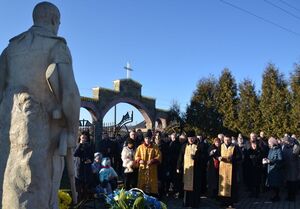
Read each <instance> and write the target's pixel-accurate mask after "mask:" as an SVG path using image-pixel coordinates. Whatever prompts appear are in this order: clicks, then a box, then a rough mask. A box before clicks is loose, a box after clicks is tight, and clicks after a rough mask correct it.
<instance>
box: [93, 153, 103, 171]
mask: <svg viewBox="0 0 300 209" xmlns="http://www.w3.org/2000/svg"><path fill="white" fill-rule="evenodd" d="M101 161H102V154H101V153H100V152H96V153H95V154H94V162H93V164H92V171H93V173H97V174H98V173H99V171H100V169H101V167H102V165H101Z"/></svg>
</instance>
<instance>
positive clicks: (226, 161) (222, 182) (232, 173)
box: [217, 136, 241, 206]
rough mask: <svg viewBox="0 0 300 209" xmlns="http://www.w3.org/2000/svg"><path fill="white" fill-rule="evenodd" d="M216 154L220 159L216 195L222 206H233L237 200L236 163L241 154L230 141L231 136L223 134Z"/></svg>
mask: <svg viewBox="0 0 300 209" xmlns="http://www.w3.org/2000/svg"><path fill="white" fill-rule="evenodd" d="M217 155H218V156H219V157H218V159H219V161H220V165H219V192H218V195H219V197H220V200H221V201H222V204H223V205H224V206H233V203H235V202H237V169H236V164H237V162H238V161H240V160H241V154H240V151H239V149H238V147H236V146H235V145H234V144H232V143H231V137H228V136H225V137H224V143H223V144H222V145H221V147H220V149H219V150H218V151H217Z"/></svg>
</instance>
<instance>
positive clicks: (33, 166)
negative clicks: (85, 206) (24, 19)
mask: <svg viewBox="0 0 300 209" xmlns="http://www.w3.org/2000/svg"><path fill="white" fill-rule="evenodd" d="M33 22H34V24H33V26H32V27H31V28H30V29H29V30H28V31H26V32H24V33H21V34H20V35H18V36H16V37H14V38H12V39H11V40H10V42H9V44H8V46H7V48H5V49H4V51H3V52H2V54H1V57H0V153H1V154H0V197H1V199H2V206H1V205H0V208H2V209H58V200H57V192H58V189H59V186H60V180H61V177H62V172H63V168H64V157H66V159H67V167H68V171H69V177H70V179H71V186H72V189H73V190H74V167H73V164H72V163H73V158H72V156H73V153H72V150H73V147H74V146H75V144H76V139H77V133H78V120H79V109H80V96H79V92H78V88H77V85H76V83H75V79H74V75H73V69H72V59H71V54H70V51H69V49H68V47H67V44H66V41H65V40H64V39H63V38H61V37H58V36H57V33H58V28H59V25H60V12H59V10H58V8H57V7H56V6H55V5H53V4H52V3H49V2H41V3H39V4H37V5H36V6H35V8H34V10H33ZM73 200H74V201H76V195H75V194H73Z"/></svg>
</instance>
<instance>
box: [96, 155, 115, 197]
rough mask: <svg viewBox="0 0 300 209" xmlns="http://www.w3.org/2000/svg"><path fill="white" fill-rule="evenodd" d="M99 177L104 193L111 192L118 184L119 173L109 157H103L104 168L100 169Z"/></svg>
mask: <svg viewBox="0 0 300 209" xmlns="http://www.w3.org/2000/svg"><path fill="white" fill-rule="evenodd" d="M99 179H100V184H101V187H102V188H103V190H104V193H106V194H111V193H112V191H113V190H114V189H116V186H117V179H118V174H117V173H116V171H115V170H114V169H113V168H112V167H111V162H110V159H109V158H108V157H105V158H103V160H102V168H101V169H100V171H99Z"/></svg>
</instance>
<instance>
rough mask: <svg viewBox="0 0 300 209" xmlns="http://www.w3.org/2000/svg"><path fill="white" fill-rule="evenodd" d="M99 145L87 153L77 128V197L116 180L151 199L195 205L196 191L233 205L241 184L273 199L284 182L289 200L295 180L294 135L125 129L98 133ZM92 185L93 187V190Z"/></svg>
mask: <svg viewBox="0 0 300 209" xmlns="http://www.w3.org/2000/svg"><path fill="white" fill-rule="evenodd" d="M99 147H100V150H97V151H98V152H95V153H94V152H93V147H92V145H91V143H89V133H88V132H83V133H82V134H81V136H80V138H79V141H78V146H77V147H76V149H75V152H74V157H75V159H76V161H75V162H76V163H75V164H76V171H77V172H76V189H77V192H78V194H79V200H80V199H83V198H84V196H85V195H86V193H87V192H88V191H99V188H101V189H100V190H101V191H102V192H104V193H105V194H109V193H111V192H112V191H113V190H114V189H116V188H117V187H118V179H119V180H122V182H124V185H123V187H124V188H125V189H126V190H130V189H131V188H139V189H142V190H143V191H144V192H145V193H147V194H150V195H152V196H155V197H157V198H164V197H173V198H181V199H183V206H184V207H192V208H197V207H198V206H199V204H200V197H201V196H208V197H210V198H215V199H217V200H218V201H220V203H221V205H223V206H226V207H228V206H233V205H234V203H237V202H238V200H239V195H238V192H237V191H238V190H239V188H241V187H243V189H245V190H246V191H248V192H249V196H250V197H253V198H257V197H259V195H260V194H261V193H264V192H267V191H268V192H272V198H271V201H272V202H275V201H279V200H280V198H283V197H280V189H281V188H283V186H285V188H286V189H285V191H287V192H286V197H284V198H286V199H287V200H288V201H295V197H296V192H297V190H298V189H299V186H300V184H299V180H300V158H299V157H300V156H299V152H300V145H299V141H298V140H297V138H296V136H295V135H292V136H289V135H288V134H286V135H285V136H284V137H283V138H281V139H276V138H274V137H270V138H268V139H267V138H266V137H265V136H264V133H263V132H260V134H259V136H257V135H256V134H255V133H251V134H250V136H249V139H246V138H243V136H242V135H241V134H239V135H238V137H237V138H235V137H231V136H228V135H223V134H219V135H218V136H217V137H216V138H214V139H213V140H209V139H207V138H206V137H205V136H201V135H198V136H197V135H196V134H195V131H193V130H191V131H188V132H186V133H184V134H181V135H180V134H177V133H175V132H174V133H172V134H170V135H168V134H166V133H162V132H160V131H151V130H148V131H147V132H146V133H142V131H141V130H137V131H134V130H132V131H130V133H129V136H127V137H121V136H120V135H117V136H115V137H111V138H110V137H109V135H108V134H107V133H103V137H102V140H101V141H100V145H99ZM97 189H98V190H97Z"/></svg>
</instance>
